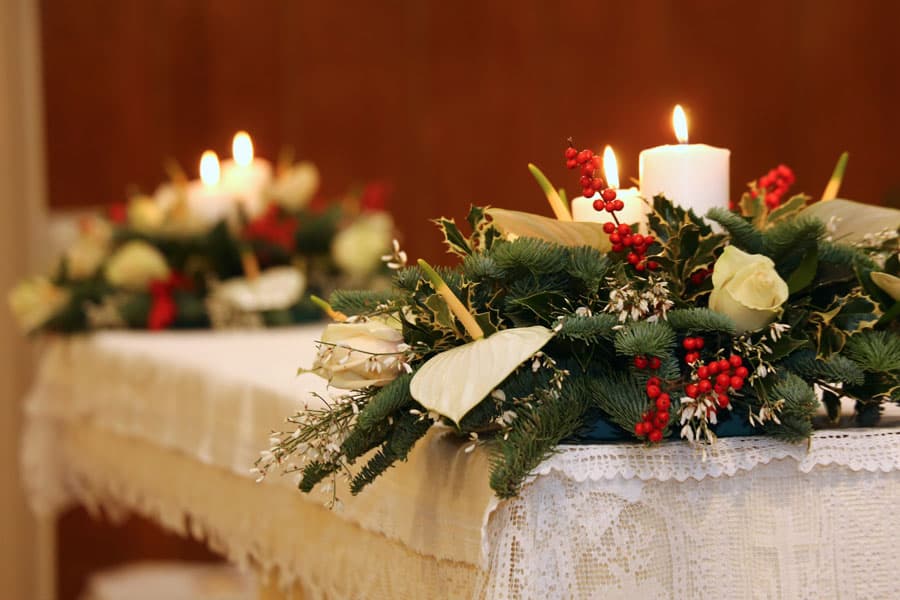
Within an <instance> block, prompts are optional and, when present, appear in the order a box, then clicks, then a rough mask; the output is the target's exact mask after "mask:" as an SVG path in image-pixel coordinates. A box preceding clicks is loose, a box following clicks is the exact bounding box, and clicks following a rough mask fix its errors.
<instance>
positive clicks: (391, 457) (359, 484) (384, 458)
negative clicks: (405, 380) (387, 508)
mask: <svg viewBox="0 0 900 600" xmlns="http://www.w3.org/2000/svg"><path fill="white" fill-rule="evenodd" d="M433 423H434V422H433V421H432V420H431V419H428V418H421V417H420V416H417V415H413V414H410V413H406V414H401V415H400V416H398V417H397V419H395V421H394V425H393V427H392V429H391V432H390V434H389V435H388V437H387V440H386V441H385V442H384V444H383V445H382V446H381V449H380V450H379V451H378V452H377V453H376V454H375V456H373V457H372V458H371V459H369V461H368V462H367V463H366V464H365V466H363V468H362V469H360V471H359V472H358V473H357V474H356V475H355V476H354V477H353V479H352V480H351V481H350V493H351V494H353V495H354V496H355V495H357V494H359V493H360V492H361V491H362V490H363V489H364V488H365V487H366V486H367V485H369V484H370V483H372V482H373V481H374V480H375V479H376V478H377V477H378V476H379V475H381V474H382V473H384V472H385V471H387V470H388V469H389V468H390V467H392V466H393V465H394V463H396V462H398V461H405V460H406V458H407V457H408V456H409V452H410V450H412V448H413V446H415V445H416V442H418V441H419V440H420V439H421V438H422V437H424V435H425V434H426V433H427V432H428V430H429V429H430V428H431V425H432V424H433Z"/></svg>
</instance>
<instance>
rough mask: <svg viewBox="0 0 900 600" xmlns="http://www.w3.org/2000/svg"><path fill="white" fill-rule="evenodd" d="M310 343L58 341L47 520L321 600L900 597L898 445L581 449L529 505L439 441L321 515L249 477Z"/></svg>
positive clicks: (30, 457)
mask: <svg viewBox="0 0 900 600" xmlns="http://www.w3.org/2000/svg"><path fill="white" fill-rule="evenodd" d="M319 331H320V326H309V327H299V328H294V329H285V330H269V331H260V332H235V333H213V332H194V333H166V334H147V333H124V332H113V333H101V334H95V335H93V336H89V337H83V338H69V339H54V340H50V341H48V342H47V348H46V352H45V354H44V358H43V361H42V366H41V369H40V373H39V376H38V379H37V381H36V383H35V386H34V388H33V389H32V392H31V394H30V396H29V398H28V401H27V410H28V415H29V419H28V430H27V432H26V436H25V439H24V443H23V463H24V467H25V473H26V484H27V486H28V488H29V491H30V495H31V499H32V503H33V506H34V507H35V510H37V511H38V512H40V513H44V514H52V513H54V512H56V511H58V510H60V509H61V508H63V507H65V506H66V505H67V504H68V503H70V502H73V501H77V502H81V503H84V504H86V505H88V506H89V507H94V508H103V509H106V510H107V511H108V512H109V513H110V514H113V515H116V514H119V513H120V512H122V511H137V512H140V513H143V514H145V515H147V516H150V517H152V518H155V519H156V520H158V521H159V522H160V523H162V524H163V525H165V526H167V527H169V528H172V529H174V530H176V531H179V532H182V533H185V534H192V535H195V536H198V537H203V538H205V539H207V540H208V541H209V543H210V544H211V545H212V546H213V547H214V548H216V549H218V550H220V551H221V552H223V553H225V554H227V555H228V556H229V557H231V558H232V559H234V560H235V561H237V562H243V563H252V564H253V565H254V566H256V567H261V568H263V569H266V570H269V569H277V572H278V573H279V574H280V576H281V578H282V579H283V581H284V582H285V583H297V584H299V585H300V586H301V587H302V588H303V589H304V590H305V592H306V594H307V595H308V596H309V597H312V598H385V597H391V598H421V597H447V598H454V597H459V598H470V597H475V598H523V599H524V598H542V599H543V598H597V597H604V598H620V597H621V598H626V597H627V598H630V599H634V598H643V597H651V596H652V597H659V598H714V597H715V598H720V597H723V596H724V597H728V598H831V597H834V598H838V597H839V598H878V597H885V598H886V597H891V596H892V595H893V594H894V590H895V588H896V585H895V584H894V581H893V578H894V573H895V572H896V567H897V566H900V563H898V559H896V558H895V556H896V551H895V544H896V541H895V540H896V537H897V535H898V533H900V516H898V511H897V510H896V504H897V501H898V500H900V429H897V428H894V427H893V424H894V423H895V422H896V421H893V420H892V419H894V416H895V413H896V411H891V413H890V414H888V415H887V418H886V419H885V427H882V428H878V429H868V430H859V429H855V430H849V429H841V430H828V431H820V432H818V433H816V435H815V436H814V438H813V440H812V442H811V444H810V446H809V447H807V446H806V445H799V446H791V445H786V444H782V443H779V442H775V441H772V440H767V439H764V438H731V439H723V440H720V442H719V444H718V445H717V447H716V451H715V452H714V453H712V454H710V455H709V456H707V457H706V458H704V457H703V456H701V454H700V453H699V452H698V451H696V450H695V449H693V448H691V447H690V446H687V445H685V444H680V443H671V444H666V445H663V446H661V447H659V448H654V449H649V450H648V449H646V448H644V447H642V446H639V445H635V444H617V445H603V446H570V447H563V448H561V449H560V452H559V453H558V454H556V455H555V456H553V457H551V458H550V459H549V460H548V461H546V462H545V463H544V464H543V465H542V466H541V468H540V469H539V470H538V472H537V473H535V475H534V477H533V478H532V480H531V481H530V482H529V483H528V484H527V485H526V486H525V487H524V489H523V491H522V494H521V495H520V497H518V498H516V499H514V500H511V501H507V502H502V503H497V501H496V500H495V499H494V497H493V496H492V494H491V492H490V490H489V488H488V487H487V470H488V462H487V458H486V456H485V455H484V454H483V453H481V452H473V453H464V452H462V451H461V445H460V444H459V443H458V442H457V441H455V440H454V439H452V438H449V437H447V436H446V435H441V434H440V433H438V432H434V433H433V434H432V435H430V436H429V437H428V438H426V439H425V440H423V441H422V442H420V444H419V445H418V446H417V447H416V450H415V451H414V452H413V454H412V456H411V457H410V460H409V461H408V462H407V463H404V464H402V465H400V466H399V467H397V468H395V469H392V470H390V471H389V472H388V474H387V476H386V477H383V478H382V479H380V480H378V481H377V482H376V483H375V484H374V485H373V486H371V488H369V489H367V490H366V491H365V492H364V493H363V494H362V495H361V496H359V497H356V498H351V497H350V496H349V494H347V493H346V492H343V493H342V494H341V498H342V500H343V501H344V508H343V509H342V510H341V511H328V510H327V509H325V508H324V507H323V506H322V502H323V501H324V498H323V497H321V496H320V495H317V494H313V495H312V496H307V495H302V494H300V493H298V492H297V491H296V490H295V489H294V487H293V486H294V484H295V481H293V480H289V479H287V478H283V479H273V480H271V481H267V482H265V483H264V484H261V485H260V484H256V483H254V481H253V478H252V475H251V474H250V472H249V468H250V466H252V463H253V460H254V459H255V458H256V456H257V454H258V452H259V450H260V449H262V448H264V447H266V445H267V440H268V432H269V430H271V429H273V428H278V427H280V426H281V425H282V423H283V420H284V417H285V416H287V415H289V414H291V413H292V412H293V411H294V410H296V409H298V408H300V407H301V406H302V404H303V402H304V401H307V400H309V393H310V392H311V391H319V392H322V391H324V390H323V388H322V384H321V382H320V381H319V380H318V379H316V378H315V377H301V378H297V377H295V376H294V373H295V371H296V368H297V367H298V366H300V365H308V364H309V363H310V362H311V360H312V357H313V354H314V348H313V344H312V340H313V339H314V338H315V336H316V335H317V334H318V333H319Z"/></svg>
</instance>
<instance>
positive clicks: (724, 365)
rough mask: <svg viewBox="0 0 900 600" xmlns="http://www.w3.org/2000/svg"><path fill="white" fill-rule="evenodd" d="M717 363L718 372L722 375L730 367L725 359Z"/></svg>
mask: <svg viewBox="0 0 900 600" xmlns="http://www.w3.org/2000/svg"><path fill="white" fill-rule="evenodd" d="M718 363H719V371H720V372H722V373H724V372H725V371H727V370H728V369H729V368H730V367H731V363H729V362H728V361H727V360H726V359H724V358H720V359H719V360H718Z"/></svg>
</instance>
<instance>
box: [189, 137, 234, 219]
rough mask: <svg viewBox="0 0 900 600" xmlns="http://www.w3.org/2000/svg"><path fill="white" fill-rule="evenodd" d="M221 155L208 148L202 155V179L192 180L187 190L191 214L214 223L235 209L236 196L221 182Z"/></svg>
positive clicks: (226, 216) (225, 217)
mask: <svg viewBox="0 0 900 600" xmlns="http://www.w3.org/2000/svg"><path fill="white" fill-rule="evenodd" d="M220 179H221V169H220V166H219V157H218V156H216V153H215V152H213V151H212V150H207V151H206V152H204V153H203V156H201V157H200V180H199V181H191V182H190V183H188V185H187V189H186V190H185V194H186V199H187V205H188V210H189V213H190V216H191V217H192V218H195V219H197V220H199V221H202V222H204V223H208V224H213V223H216V222H218V221H221V220H222V219H227V218H228V217H229V216H230V214H231V212H232V211H233V210H234V196H233V195H232V194H231V192H229V191H228V190H227V189H225V188H224V187H223V186H222V184H221V182H220Z"/></svg>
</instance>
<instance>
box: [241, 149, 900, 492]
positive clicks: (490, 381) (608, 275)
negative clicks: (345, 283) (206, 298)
mask: <svg viewBox="0 0 900 600" xmlns="http://www.w3.org/2000/svg"><path fill="white" fill-rule="evenodd" d="M566 159H567V161H569V162H570V163H571V164H570V165H569V166H570V168H578V169H581V170H582V172H583V173H584V175H582V179H583V182H582V185H583V186H584V188H585V189H586V190H587V191H588V192H592V193H593V191H595V190H596V191H597V192H598V193H599V196H598V199H597V200H596V201H595V205H594V206H595V209H596V210H598V211H606V212H608V213H609V217H608V218H609V220H608V221H607V222H605V223H604V222H574V221H571V220H565V219H549V218H546V217H542V216H538V215H533V214H527V213H522V212H516V211H509V210H502V209H496V208H478V207H473V208H472V209H471V212H470V213H469V216H468V225H469V227H470V233H468V234H467V233H464V231H463V230H462V229H461V228H460V227H459V226H457V224H456V223H455V222H454V221H453V220H451V219H445V218H441V219H438V220H437V223H438V225H439V227H440V229H441V230H442V232H443V235H444V239H445V242H446V244H447V246H448V248H449V251H450V252H451V253H453V254H454V255H456V256H457V257H458V259H459V261H460V262H459V265H458V266H456V267H454V268H432V267H431V266H429V265H428V264H427V263H425V262H424V261H421V260H420V261H418V265H416V266H409V267H407V266H405V262H406V257H405V256H403V255H402V254H401V253H400V252H399V249H396V248H395V254H394V256H393V257H392V260H391V262H392V263H393V266H394V267H396V268H397V272H396V274H395V276H394V287H393V288H392V289H391V290H384V291H337V292H335V293H334V294H333V295H332V296H331V298H330V303H331V306H330V309H329V310H330V314H331V316H332V318H333V319H335V321H336V322H335V323H333V324H330V325H328V326H327V327H326V329H325V331H324V333H323V334H322V337H321V341H320V343H319V353H318V358H317V360H316V362H315V364H314V365H312V367H311V369H309V372H312V373H316V374H318V375H320V376H322V377H324V378H326V379H327V380H328V381H329V382H330V385H331V386H332V387H334V388H339V389H345V390H348V392H347V393H345V394H342V395H338V396H337V397H336V398H334V399H332V400H328V401H327V402H325V405H324V406H317V407H312V408H309V409H307V410H305V411H302V412H300V413H298V414H296V415H295V416H293V417H290V418H289V419H288V422H289V424H290V425H291V426H290V427H289V428H288V429H287V430H286V431H283V432H276V433H275V434H273V438H272V445H271V447H270V448H269V449H267V450H265V451H263V452H262V456H261V458H260V459H259V460H258V461H257V464H256V470H257V472H258V473H259V475H260V477H263V476H265V475H266V474H267V473H268V472H270V471H272V470H281V471H283V472H300V473H301V475H302V476H301V479H300V483H299V487H300V489H301V490H302V491H306V492H308V491H310V490H312V489H313V488H314V487H315V486H316V485H317V484H318V483H320V482H321V481H323V480H325V479H326V478H329V479H333V478H335V477H343V478H346V479H348V481H349V485H350V490H351V492H352V493H354V494H355V493H358V492H359V491H361V490H362V489H363V488H364V487H365V486H366V485H368V484H369V483H371V482H372V481H373V480H374V479H375V478H377V477H378V476H379V475H380V474H381V473H383V472H384V471H385V470H386V469H388V468H389V467H391V466H392V465H393V464H394V463H396V462H397V461H402V460H404V459H405V458H406V456H407V454H408V453H409V451H410V450H411V448H412V447H413V446H414V445H415V443H416V442H417V440H419V439H420V438H422V437H423V436H424V435H425V434H426V432H428V431H429V430H430V429H431V428H432V427H434V426H438V427H441V428H445V429H447V430H449V431H452V432H455V433H456V434H457V435H458V436H459V437H460V439H461V440H462V442H461V443H462V444H463V445H465V446H467V447H466V449H467V450H471V449H472V448H474V447H475V446H476V445H484V446H486V448H487V450H488V452H489V453H490V456H491V463H492V472H491V480H490V484H491V486H492V488H493V489H494V490H495V491H496V493H497V495H498V496H500V497H510V496H514V495H515V494H517V493H518V491H519V489H520V486H521V485H522V483H523V481H524V480H525V479H526V477H527V476H528V474H529V473H530V472H531V471H532V470H533V469H534V468H535V467H536V466H537V465H538V464H539V463H540V462H541V461H542V460H544V459H545V458H546V457H547V456H548V455H549V454H550V453H552V452H553V451H554V449H555V448H556V446H557V445H559V444H560V443H563V442H602V441H611V440H622V439H632V440H634V439H637V440H640V441H643V442H644V443H646V444H648V445H653V444H657V443H660V442H662V441H663V440H665V439H668V438H675V439H678V438H682V439H685V440H687V441H689V442H691V443H696V444H699V445H701V447H706V446H707V445H709V444H712V443H714V442H715V440H716V438H717V436H727V435H752V434H764V435H769V436H774V437H777V438H780V439H784V440H787V441H801V440H807V439H808V438H809V436H810V435H811V433H812V431H813V421H812V417H813V415H814V413H815V412H816V411H817V409H818V408H819V407H820V406H821V405H820V401H821V402H822V403H824V406H825V408H826V409H827V413H828V415H829V417H830V418H831V419H832V420H833V421H837V420H838V419H840V398H842V397H847V398H851V399H853V400H854V401H855V403H856V415H855V418H856V420H857V423H858V424H860V425H873V424H875V423H877V421H878V419H879V415H880V412H881V408H882V406H883V404H884V403H886V402H900V331H898V322H897V316H898V314H900V302H898V300H900V278H898V274H900V262H898V239H900V238H898V229H900V211H897V210H892V209H887V208H882V207H876V206H867V205H864V204H859V203H856V202H851V201H847V200H840V199H836V198H835V196H836V195H837V190H838V186H839V185H840V179H841V177H842V174H843V170H844V165H845V160H842V162H841V163H839V167H838V169H836V171H835V176H834V177H833V180H832V182H831V184H830V185H829V187H828V191H826V194H825V196H824V198H823V200H822V201H820V202H811V198H810V197H808V196H805V195H802V194H800V195H794V196H790V197H789V196H788V195H787V193H786V191H787V188H788V187H790V184H791V183H793V173H792V172H791V171H790V169H788V168H786V167H780V168H778V169H776V170H775V171H774V175H772V174H769V175H766V176H765V177H764V178H763V179H762V180H760V181H756V182H753V183H752V184H751V185H750V189H749V190H748V192H747V193H746V194H744V196H743V197H742V198H741V200H740V201H739V202H738V203H737V206H736V207H735V208H736V210H735V211H730V210H728V209H726V208H713V209H711V210H710V211H709V212H708V213H707V214H706V215H705V217H700V216H698V215H696V214H695V213H694V212H693V211H692V210H687V209H685V208H683V207H680V206H678V205H676V204H674V203H673V202H671V201H669V200H668V199H666V198H665V197H663V196H656V197H655V198H652V199H651V200H650V201H649V202H648V201H646V200H641V199H637V200H639V201H641V202H644V203H645V204H647V206H646V209H647V213H648V215H647V220H646V222H645V223H643V224H642V225H641V228H640V229H639V228H638V225H634V224H630V223H624V222H620V221H619V219H618V218H617V216H616V215H617V213H618V212H619V211H621V210H622V208H623V202H622V201H621V199H619V198H617V194H616V190H615V189H612V188H606V187H604V182H603V180H602V179H601V178H600V177H599V176H598V175H597V174H596V172H595V171H596V169H597V168H598V166H599V165H597V164H596V162H595V161H594V157H593V155H592V153H591V152H590V151H587V150H585V151H580V152H578V151H576V150H575V148H569V149H567V150H566ZM531 168H532V173H533V174H534V175H535V177H536V178H537V179H538V182H539V183H540V185H541V187H542V188H543V190H544V192H545V194H546V196H547V198H548V201H549V202H550V204H551V206H553V207H554V212H555V213H556V214H557V215H560V214H564V212H565V209H564V208H560V205H561V196H564V194H562V193H561V190H557V189H556V188H554V186H552V185H551V184H550V182H549V181H548V180H547V178H546V177H545V176H544V175H543V174H542V173H541V172H540V171H539V170H538V169H537V168H536V167H533V166H532V167H531ZM586 177H587V178H589V179H584V178H586ZM597 180H599V183H597ZM641 231H643V232H644V233H641ZM348 315H349V316H348ZM359 460H361V461H363V462H364V464H363V466H361V467H360V468H354V464H355V463H356V462H357V461H359ZM326 487H329V486H326Z"/></svg>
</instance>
